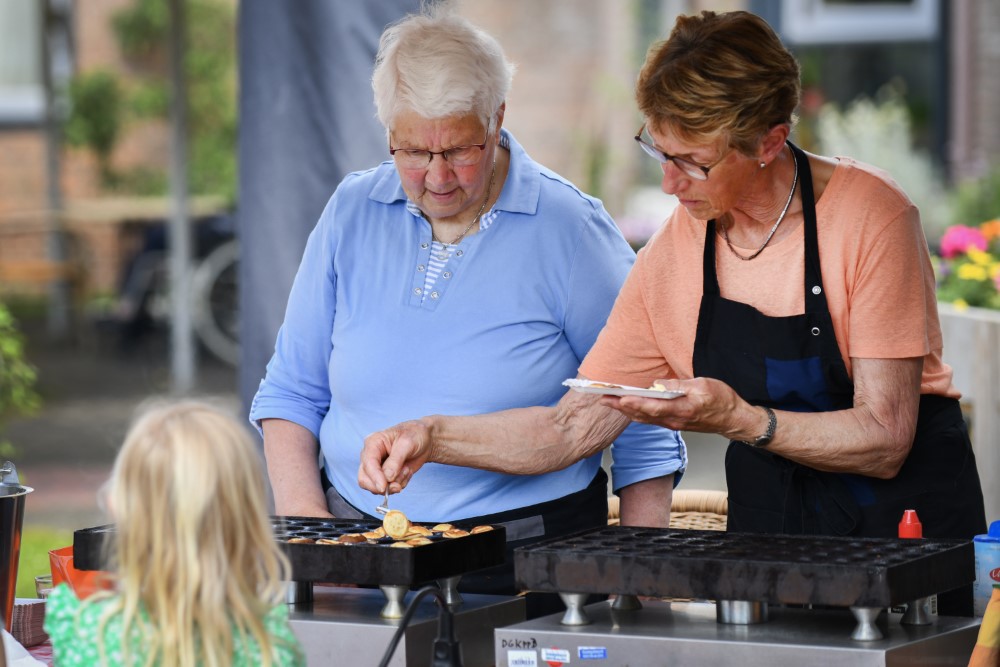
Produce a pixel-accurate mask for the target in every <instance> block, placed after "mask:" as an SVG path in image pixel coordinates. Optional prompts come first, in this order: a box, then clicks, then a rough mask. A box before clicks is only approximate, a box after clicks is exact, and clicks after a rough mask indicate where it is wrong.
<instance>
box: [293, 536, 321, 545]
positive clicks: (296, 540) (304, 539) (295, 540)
mask: <svg viewBox="0 0 1000 667" xmlns="http://www.w3.org/2000/svg"><path fill="white" fill-rule="evenodd" d="M288 543H289V544H315V543H316V540H314V539H313V538H311V537H293V538H292V539H290V540H288Z"/></svg>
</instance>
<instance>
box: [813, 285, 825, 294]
mask: <svg viewBox="0 0 1000 667" xmlns="http://www.w3.org/2000/svg"><path fill="white" fill-rule="evenodd" d="M822 291H823V288H822V287H820V286H819V285H813V289H812V292H813V294H819V293H820V292H822Z"/></svg>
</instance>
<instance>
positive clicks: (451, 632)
mask: <svg viewBox="0 0 1000 667" xmlns="http://www.w3.org/2000/svg"><path fill="white" fill-rule="evenodd" d="M428 595H433V596H434V598H435V599H436V600H437V603H438V607H439V608H440V610H439V612H438V636H437V639H435V640H434V652H433V653H432V655H431V667H463V666H462V648H461V647H460V646H459V645H458V640H457V639H455V623H454V620H455V619H454V615H453V614H452V613H451V609H450V608H449V607H448V602H447V601H446V600H445V597H444V593H442V592H441V589H440V588H438V587H437V586H425V587H424V588H421V589H420V590H419V591H417V594H416V595H414V596H413V599H412V600H410V605H409V606H408V607H407V608H406V611H405V612H404V613H403V618H402V619H401V620H400V622H399V627H398V628H396V632H395V634H393V636H392V641H390V642H389V646H387V647H386V649H385V655H383V656H382V661H381V662H380V663H379V667H388V665H389V661H390V660H392V655H393V653H395V652H396V647H397V646H399V640H400V639H402V638H403V633H404V632H406V626H408V625H409V624H410V620H411V619H412V618H413V614H414V613H415V612H416V610H417V605H418V604H419V603H420V601H421V600H422V599H424V598H425V597H427V596H428Z"/></svg>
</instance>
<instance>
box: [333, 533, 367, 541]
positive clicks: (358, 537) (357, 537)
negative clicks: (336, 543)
mask: <svg viewBox="0 0 1000 667" xmlns="http://www.w3.org/2000/svg"><path fill="white" fill-rule="evenodd" d="M337 539H338V540H340V541H341V542H342V543H344V544H360V543H361V542H364V541H365V536H364V535H362V534H361V533H344V534H343V535H341V536H340V537H338V538H337Z"/></svg>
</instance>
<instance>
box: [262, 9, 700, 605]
mask: <svg viewBox="0 0 1000 667" xmlns="http://www.w3.org/2000/svg"><path fill="white" fill-rule="evenodd" d="M513 71H514V67H513V66H512V65H511V64H510V63H509V62H508V61H507V60H506V58H505V56H504V54H503V51H502V49H501V47H500V45H499V44H498V43H497V42H496V40H495V39H493V38H492V37H490V36H489V35H487V34H485V33H484V32H482V31H481V30H479V29H477V28H475V27H474V26H472V25H471V24H469V23H468V22H467V21H465V20H464V19H462V18H460V17H458V16H456V15H454V14H452V13H450V12H449V11H448V10H447V8H445V9H443V10H442V9H438V10H436V13H433V14H421V15H413V16H410V17H407V18H406V19H404V20H403V21H401V22H399V23H397V24H395V25H393V26H390V27H389V28H388V29H387V30H386V32H385V33H384V35H383V36H382V41H381V45H380V49H379V53H378V58H377V62H376V67H375V72H374V76H373V81H372V83H373V87H374V91H375V103H376V106H377V109H378V116H379V119H380V120H381V122H382V123H383V125H384V126H385V128H386V135H387V140H388V150H389V154H390V155H391V157H392V160H391V161H386V162H383V163H382V164H380V165H378V166H376V167H375V168H373V169H370V170H368V171H363V172H358V173H353V174H350V175H348V176H347V177H346V178H345V179H344V180H343V182H341V184H340V185H339V187H338V188H337V190H336V192H335V193H334V194H333V197H332V198H331V199H330V201H329V203H328V205H327V207H326V209H325V210H324V212H323V214H322V216H321V218H320V220H319V223H318V224H317V226H316V228H315V230H314V231H313V233H312V234H311V236H310V238H309V242H308V244H307V247H306V250H305V254H304V256H303V259H302V263H301V265H300V267H299V271H298V274H297V276H296V279H295V282H294V285H293V288H292V292H291V295H290V297H289V302H288V309H287V313H286V316H285V321H284V323H283V325H282V328H281V330H280V332H279V334H278V339H277V343H276V346H275V353H274V356H273V358H272V360H271V362H270V363H269V364H268V368H267V374H266V377H265V378H264V380H263V382H262V383H261V386H260V389H259V391H258V393H257V396H256V397H255V399H254V402H253V406H252V408H251V415H250V418H251V420H252V421H253V422H254V423H256V424H258V425H259V426H260V428H261V430H262V433H263V436H264V447H265V454H266V457H267V466H268V472H269V475H270V480H271V485H272V488H273V490H274V497H275V507H276V512H277V513H278V514H282V515H302V516H317V517H319V516H322V517H329V516H331V515H333V516H338V517H344V518H363V517H374V515H375V507H376V505H377V504H378V502H379V500H381V499H380V498H378V497H374V496H372V495H371V494H370V493H369V492H367V491H364V490H362V489H361V488H360V487H359V486H358V480H357V471H358V467H359V463H360V458H359V457H360V452H361V449H362V446H363V443H364V438H365V437H366V436H367V435H368V434H370V433H372V432H375V431H378V430H380V429H384V428H387V427H389V426H391V425H393V424H396V423H398V422H402V421H405V420H408V419H414V418H416V417H420V416H421V415H425V414H430V413H444V414H469V415H472V414H477V413H482V412H491V411H495V410H502V409H509V408H518V407H530V406H538V405H543V406H547V405H554V404H556V403H557V402H558V401H559V399H560V398H561V397H562V396H563V394H564V393H565V389H564V387H562V386H561V383H562V381H563V380H564V379H565V378H569V377H574V376H575V375H576V374H577V367H578V366H579V364H580V362H581V361H582V359H583V358H584V356H585V355H586V354H587V351H588V350H589V349H590V347H591V345H593V343H594V341H595V339H596V338H597V335H598V333H599V332H600V330H601V328H602V327H603V325H604V323H605V321H606V319H607V316H608V313H609V312H610V311H611V307H612V305H613V303H614V300H615V297H616V296H617V294H618V291H619V289H620V287H621V285H622V283H623V282H624V280H625V277H626V274H627V273H628V271H629V269H630V267H631V266H632V264H633V262H634V259H635V255H634V252H633V251H632V249H631V248H630V247H629V245H628V243H627V242H626V241H625V239H624V238H623V237H622V235H621V233H620V232H619V230H618V229H617V227H616V226H615V224H614V222H613V221H612V220H611V218H610V217H609V215H608V213H607V212H606V211H605V209H604V207H603V206H602V204H601V202H600V201H598V200H596V199H594V198H593V197H590V196H588V195H586V194H584V193H583V192H581V191H580V190H579V189H578V188H577V187H575V186H574V185H573V184H572V183H569V182H568V181H566V180H565V179H564V178H562V177H560V176H559V175H558V174H555V173H553V172H552V171H550V170H549V169H546V168H545V167H543V166H541V165H540V164H538V163H537V162H535V161H534V160H532V159H531V158H530V157H529V156H528V154H527V153H526V152H525V150H524V149H523V148H522V147H521V146H520V144H518V143H517V141H516V140H515V139H514V137H513V136H512V135H511V134H510V133H509V132H508V131H506V130H504V129H503V122H504V114H505V112H506V97H507V93H508V90H509V88H510V83H511V79H512V76H513ZM611 412H613V411H611V410H610V409H609V413H611ZM318 453H321V455H322V457H321V458H322V460H321V462H320V463H319V464H318V463H317V454H318ZM612 453H613V455H614V464H613V466H612V476H613V488H614V490H615V491H616V492H617V493H618V494H619V495H620V496H621V499H622V520H623V522H624V523H631V524H643V525H658V526H665V525H667V523H668V521H669V513H670V497H671V493H672V489H673V486H674V483H675V482H676V481H677V479H679V477H680V473H681V472H682V471H683V468H684V466H685V463H686V455H685V449H684V444H683V442H682V440H681V439H680V437H679V436H678V434H677V433H676V432H674V431H669V430H665V429H658V428H656V427H650V426H648V425H638V424H637V425H634V426H633V427H630V428H628V429H627V430H626V431H625V432H624V433H623V434H622V435H621V436H620V437H619V438H618V439H617V441H616V442H615V444H614V445H613V449H612ZM491 456H494V457H496V458H500V459H502V458H503V457H504V456H505V452H503V451H497V452H492V453H491ZM390 504H391V506H392V507H393V509H399V510H402V511H403V512H405V513H406V514H407V516H408V517H409V518H410V519H412V520H414V521H420V522H442V521H460V520H468V521H475V522H477V523H493V524H496V523H503V524H505V525H506V528H507V539H508V547H509V548H510V549H513V548H514V547H517V546H521V545H524V544H527V543H529V542H530V541H534V540H538V539H541V538H543V537H547V536H553V535H560V534H565V533H568V532H572V531H576V530H581V529H584V528H589V527H593V526H596V525H600V524H603V523H605V522H606V521H607V476H606V474H605V473H604V471H603V470H602V467H601V455H600V453H597V454H594V455H592V456H590V457H588V458H586V459H583V460H580V461H576V462H567V464H566V465H565V466H563V467H562V468H561V469H559V470H556V471H554V472H548V473H546V474H531V471H530V470H529V474H504V473H502V472H491V471H486V470H477V469H473V468H467V467H456V466H450V465H445V464H432V465H428V466H426V467H424V469H423V472H422V474H421V476H420V477H419V478H418V479H414V480H413V481H412V482H411V483H410V484H409V485H408V486H407V487H406V489H405V491H403V492H402V493H399V494H397V495H394V496H392V497H391V499H390ZM509 560H510V559H509V558H508V564H507V566H506V567H505V568H503V570H502V571H499V572H490V571H487V573H486V574H484V575H482V576H468V575H467V576H465V577H463V580H462V585H461V587H460V588H461V589H462V590H466V591H471V592H491V593H513V592H515V591H514V584H513V577H512V566H511V564H510V562H509ZM531 613H532V612H531V610H530V609H529V614H531Z"/></svg>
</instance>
